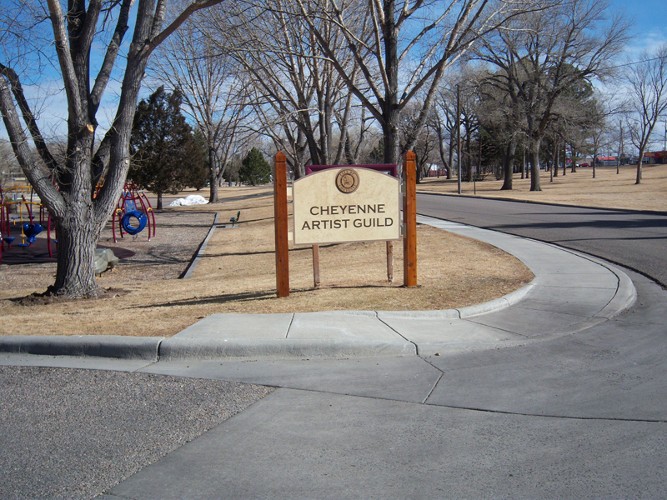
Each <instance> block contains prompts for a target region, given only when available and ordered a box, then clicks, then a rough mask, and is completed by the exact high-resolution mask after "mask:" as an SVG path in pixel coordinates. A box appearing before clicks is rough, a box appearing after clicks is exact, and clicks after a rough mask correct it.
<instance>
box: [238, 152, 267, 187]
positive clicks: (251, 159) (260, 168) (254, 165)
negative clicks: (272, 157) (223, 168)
mask: <svg viewBox="0 0 667 500" xmlns="http://www.w3.org/2000/svg"><path fill="white" fill-rule="evenodd" d="M239 178H240V179H241V182H247V183H248V184H250V185H251V186H257V185H259V184H266V183H267V182H269V181H270V180H271V165H269V163H268V162H267V161H266V160H265V159H264V155H262V153H261V151H260V150H259V149H257V148H252V149H251V150H250V152H249V153H248V155H247V156H246V157H245V158H244V159H243V162H242V165H241V168H240V170H239Z"/></svg>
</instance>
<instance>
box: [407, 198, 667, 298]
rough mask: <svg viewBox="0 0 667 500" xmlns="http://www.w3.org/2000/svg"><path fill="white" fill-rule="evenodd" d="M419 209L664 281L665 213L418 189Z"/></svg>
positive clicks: (666, 268)
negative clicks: (581, 254)
mask: <svg viewBox="0 0 667 500" xmlns="http://www.w3.org/2000/svg"><path fill="white" fill-rule="evenodd" d="M417 210H418V212H419V213H420V214H423V215H428V216H431V217H438V218H441V219H447V220H452V221H456V222H460V223H462V224H469V225H472V226H477V227H482V228H486V229H493V230H497V231H503V232H505V233H511V234H516V235H519V236H525V237H528V238H534V239H537V240H540V241H547V242H550V243H555V244H557V245H561V246H563V247H566V248H572V249H575V250H580V251H582V252H586V253H589V254H591V255H595V256H597V257H601V258H603V259H606V260H608V261H611V262H614V263H616V264H621V265H623V266H625V267H628V268H630V269H633V270H635V271H637V272H639V273H641V274H644V275H645V276H649V277H651V278H653V279H654V280H656V281H657V282H658V283H660V284H661V285H662V286H663V287H667V214H657V213H647V212H635V211H625V210H601V209H593V208H580V207H565V206H555V205H545V204H536V203H523V202H511V201H501V200H489V199H483V198H469V197H457V196H441V195H430V194H419V195H418V200H417Z"/></svg>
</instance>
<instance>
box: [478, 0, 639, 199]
mask: <svg viewBox="0 0 667 500" xmlns="http://www.w3.org/2000/svg"><path fill="white" fill-rule="evenodd" d="M607 9H608V6H607V3H606V2H605V1H600V0H562V1H560V2H557V3H556V4H555V5H553V6H550V7H549V8H548V9H545V10H541V11H536V12H530V13H527V14H524V15H521V16H518V17H516V18H514V19H513V20H512V21H511V22H510V23H507V24H505V25H503V26H502V27H500V28H499V29H498V31H497V32H496V36H495V37H493V38H490V39H488V42H487V43H485V46H484V50H483V51H482V52H481V55H482V58H483V59H484V60H486V61H487V62H490V63H492V64H494V65H496V66H497V67H498V68H499V70H500V71H499V72H498V76H499V77H502V78H503V79H504V87H505V89H506V92H508V94H511V95H514V94H515V95H516V98H517V99H518V102H519V103H520V106H521V113H522V115H523V119H524V120H525V133H526V135H527V137H528V138H529V139H530V142H531V144H530V148H531V163H532V171H531V174H532V175H531V187H530V189H531V191H540V190H541V187H540V175H539V169H540V150H541V143H542V140H543V139H544V137H545V136H546V134H547V132H548V130H549V125H550V124H551V123H552V122H553V121H554V120H555V119H556V118H557V116H558V115H557V113H555V112H554V107H555V106H556V104H557V102H558V100H559V99H560V98H561V96H562V94H563V93H564V92H566V91H567V90H568V89H570V88H571V87H572V86H573V85H577V84H578V83H579V82H584V81H586V80H589V79H591V78H593V77H597V78H602V77H604V76H606V74H607V72H608V71H609V70H608V61H609V60H610V59H612V58H613V57H614V56H615V55H616V54H617V53H618V52H619V51H620V50H621V49H622V48H623V45H624V43H625V40H626V32H627V23H626V22H625V21H623V20H622V19H621V18H620V17H618V16H616V17H612V18H611V19H610V20H609V22H608V24H604V22H603V21H604V20H605V18H606V17H607ZM498 81H500V79H498Z"/></svg>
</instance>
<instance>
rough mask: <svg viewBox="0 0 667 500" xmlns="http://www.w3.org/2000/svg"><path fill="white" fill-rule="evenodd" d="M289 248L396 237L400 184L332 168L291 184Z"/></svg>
mask: <svg viewBox="0 0 667 500" xmlns="http://www.w3.org/2000/svg"><path fill="white" fill-rule="evenodd" d="M293 200H294V243H295V244H296V245H312V244H321V243H342V242H351V241H374V240H382V241H389V240H398V239H400V237H401V208H400V182H399V180H398V179H397V178H396V177H393V176H391V175H388V174H386V173H383V172H380V171H377V170H371V169H367V168H359V167H332V168H328V169H326V170H321V171H319V172H315V173H313V174H310V175H307V176H305V177H302V178H301V179H298V180H296V181H295V182H294V186H293Z"/></svg>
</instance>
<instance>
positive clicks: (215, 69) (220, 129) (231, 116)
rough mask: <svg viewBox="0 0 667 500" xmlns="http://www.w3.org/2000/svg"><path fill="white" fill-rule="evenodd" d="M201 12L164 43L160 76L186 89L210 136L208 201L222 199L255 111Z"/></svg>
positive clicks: (198, 119) (189, 108)
mask: <svg viewBox="0 0 667 500" xmlns="http://www.w3.org/2000/svg"><path fill="white" fill-rule="evenodd" d="M209 15H210V14H209V12H208V11H207V12H206V16H204V15H203V14H202V13H198V14H197V15H196V16H193V17H192V18H190V19H188V21H187V22H186V23H185V24H184V25H183V26H182V27H181V28H180V29H179V30H178V31H177V32H176V33H174V35H173V36H172V37H170V38H169V40H167V42H166V43H165V44H163V45H162V47H160V49H159V53H158V56H159V57H156V58H155V64H154V67H155V69H156V73H157V77H158V78H159V79H161V80H163V81H167V82H169V84H170V86H171V87H172V88H173V89H178V90H179V91H180V93H181V94H182V95H183V100H184V105H185V108H186V110H187V112H188V114H189V115H190V116H191V117H192V119H193V120H194V121H195V123H196V124H197V128H198V129H199V130H200V131H201V132H202V134H203V135H204V138H205V139H206V145H207V148H208V164H209V202H210V203H217V202H218V201H219V195H218V186H219V185H220V183H221V181H222V178H223V175H224V174H225V169H226V167H227V165H228V162H229V160H230V159H231V157H232V156H233V155H234V154H236V153H237V152H238V148H239V147H240V146H242V145H243V144H245V141H243V138H245V136H247V135H248V134H245V133H244V130H245V129H244V128H243V125H244V124H245V122H246V120H247V118H248V117H249V115H250V107H249V106H248V105H247V103H248V95H247V94H248V88H247V86H246V85H245V82H242V81H241V80H240V79H239V77H238V71H237V67H236V64H235V62H234V61H233V60H232V58H231V56H229V55H228V54H226V53H224V52H221V51H220V50H219V46H218V45H217V44H215V45H214V43H213V37H211V36H210V34H209V33H207V32H206V31H205V30H204V29H202V27H205V26H206V23H205V22H204V21H205V20H204V17H208V16H209Z"/></svg>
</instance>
